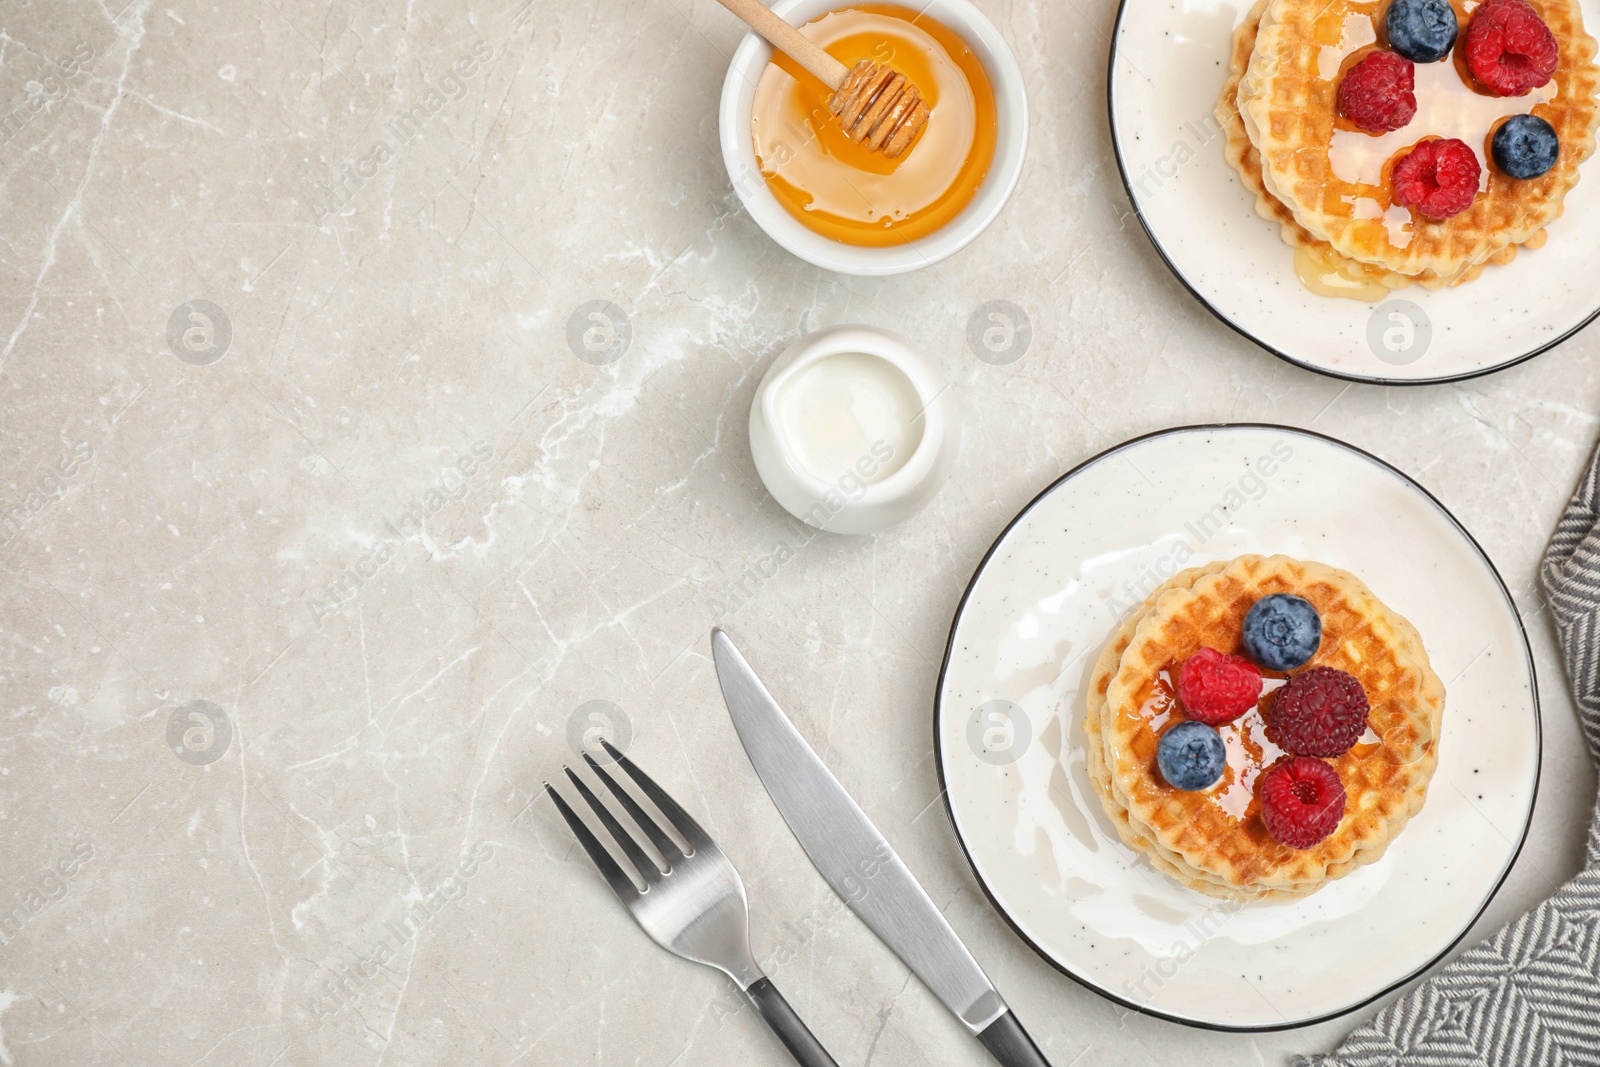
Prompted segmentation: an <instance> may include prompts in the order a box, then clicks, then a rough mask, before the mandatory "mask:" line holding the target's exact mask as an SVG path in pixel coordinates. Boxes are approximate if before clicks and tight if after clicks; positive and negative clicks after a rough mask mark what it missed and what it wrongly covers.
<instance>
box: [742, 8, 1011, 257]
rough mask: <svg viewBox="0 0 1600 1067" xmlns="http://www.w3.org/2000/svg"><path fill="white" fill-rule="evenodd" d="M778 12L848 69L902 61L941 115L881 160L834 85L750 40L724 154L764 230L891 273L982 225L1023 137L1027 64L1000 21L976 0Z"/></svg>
mask: <svg viewBox="0 0 1600 1067" xmlns="http://www.w3.org/2000/svg"><path fill="white" fill-rule="evenodd" d="M772 10H773V11H774V12H775V13H776V14H778V15H780V16H782V17H783V18H784V20H785V21H787V22H789V23H790V24H791V25H795V26H798V27H800V29H801V32H802V33H804V34H805V35H806V36H807V37H810V38H811V39H812V40H813V41H815V42H816V43H818V44H820V45H821V46H822V47H823V48H824V49H825V50H826V51H828V52H829V53H830V54H832V55H833V56H834V58H836V59H838V60H840V61H841V62H843V63H844V64H845V66H847V67H849V66H853V65H854V64H855V63H856V61H858V60H861V59H872V60H874V61H876V62H878V63H885V64H889V65H891V66H893V67H894V68H895V69H896V70H899V71H900V72H902V73H903V74H905V75H906V77H907V78H908V79H910V80H911V81H912V82H913V83H914V84H915V85H916V86H917V88H918V89H919V90H921V92H922V94H923V96H924V98H926V99H927V101H928V103H929V106H930V107H931V109H932V114H931V115H930V117H929V119H928V125H927V127H926V129H924V131H923V132H922V133H921V134H920V135H919V136H918V139H917V141H916V142H915V143H914V144H913V145H912V146H911V148H910V149H909V150H908V151H907V152H906V153H905V154H904V155H902V156H900V157H899V158H898V159H893V160H890V159H886V158H885V157H884V156H883V154H882V153H876V152H873V151H871V150H870V149H868V148H867V147H865V146H862V145H859V144H857V143H855V142H853V141H852V140H850V138H849V136H848V135H847V134H846V133H845V132H844V130H843V129H841V128H840V126H839V124H838V123H837V122H836V121H833V116H832V114H831V112H830V111H829V110H828V106H827V101H828V96H829V90H828V89H827V87H826V86H824V85H822V83H820V82H818V81H817V80H816V79H814V78H812V77H811V76H810V75H809V74H806V73H805V72H804V71H803V70H801V69H800V68H799V67H798V66H797V65H796V64H795V63H794V62H793V61H792V60H790V59H789V58H788V57H787V56H784V55H782V54H781V53H775V52H774V51H773V49H772V47H771V46H770V45H768V44H767V43H766V42H765V41H763V40H761V39H760V38H759V37H757V36H755V35H754V34H751V35H749V36H748V37H746V38H745V40H744V41H743V43H741V44H740V45H739V48H738V49H737V51H735V52H734V56H733V62H732V64H731V65H730V66H729V68H728V76H727V79H726V80H725V81H724V82H723V86H722V103H721V110H720V113H719V125H720V132H721V140H722V158H723V162H724V163H725V164H726V165H727V168H728V177H729V178H730V179H731V180H732V182H733V187H734V189H735V191H736V192H737V193H738V194H739V198H740V200H742V201H743V203H744V206H745V208H746V209H747V210H748V211H749V212H750V215H751V217H752V218H754V219H755V220H756V223H757V224H758V225H760V227H761V228H762V229H763V230H765V231H766V232H767V234H768V236H770V237H771V238H772V239H773V240H774V241H777V242H778V243H779V244H780V245H782V246H783V247H784V248H786V249H788V250H789V251H790V252H792V253H794V254H795V255H796V256H799V257H800V258H801V259H803V260H806V261H807V262H809V263H813V264H815V265H817V266H819V267H823V268H825V269H827V270H832V271H837V272H839V273H841V274H861V275H884V274H900V273H903V272H905V271H911V270H917V269H918V268H921V267H926V266H930V265H932V264H934V263H937V262H938V261H939V260H941V259H944V258H945V257H947V256H950V255H952V254H954V253H955V252H957V251H959V250H960V249H962V248H964V247H966V245H967V244H968V243H970V242H971V241H972V240H973V239H974V238H976V237H977V236H978V235H979V234H980V233H982V232H983V231H984V229H985V228H986V227H987V226H988V225H989V223H991V222H993V221H994V219H995V216H997V215H998V214H999V213H1000V210H1001V208H1002V207H1004V206H1005V202H1006V200H1007V198H1008V197H1010V195H1011V190H1012V189H1013V188H1015V186H1016V183H1017V178H1018V177H1019V176H1020V175H1021V173H1022V163H1023V157H1024V156H1025V154H1026V152H1027V143H1028V102H1027V96H1026V92H1025V90H1024V86H1023V82H1022V71H1021V70H1020V69H1019V68H1018V67H1017V62H1016V59H1015V57H1013V56H1012V54H1011V49H1010V48H1009V47H1008V46H1007V45H1006V43H1005V40H1004V39H1003V38H1002V37H1001V36H1000V31H999V30H997V29H995V27H994V24H993V23H991V22H990V21H989V20H988V19H987V18H985V17H984V15H983V13H982V12H980V11H979V10H978V9H977V8H976V7H974V6H973V5H972V4H971V3H969V2H968V0H932V2H931V3H928V4H927V6H926V7H923V8H921V9H913V8H908V7H903V6H900V5H894V4H853V5H848V6H841V5H840V4H839V3H838V2H837V0H777V2H776V3H774V4H773V5H772Z"/></svg>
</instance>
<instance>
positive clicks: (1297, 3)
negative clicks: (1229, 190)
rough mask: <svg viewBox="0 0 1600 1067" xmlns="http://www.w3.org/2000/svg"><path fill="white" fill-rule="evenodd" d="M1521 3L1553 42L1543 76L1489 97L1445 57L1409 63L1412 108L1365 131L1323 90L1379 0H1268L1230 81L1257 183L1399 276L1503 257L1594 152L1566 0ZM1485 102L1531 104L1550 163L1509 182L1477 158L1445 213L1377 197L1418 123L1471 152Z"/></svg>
mask: <svg viewBox="0 0 1600 1067" xmlns="http://www.w3.org/2000/svg"><path fill="white" fill-rule="evenodd" d="M1530 2H1531V3H1532V4H1533V6H1534V7H1535V8H1536V9H1537V10H1538V11H1539V13H1540V15H1542V16H1543V18H1544V20H1545V22H1546V23H1547V24H1548V25H1549V27H1550V30H1551V32H1552V33H1553V34H1554V35H1555V37H1556V40H1557V41H1558V42H1559V44H1560V49H1561V54H1560V60H1559V62H1558V64H1557V67H1556V72H1555V76H1554V78H1553V80H1552V82H1551V84H1550V85H1549V86H1547V87H1546V88H1545V89H1541V90H1535V91H1534V93H1532V94H1530V95H1528V96H1526V97H1521V98H1507V99H1505V100H1500V99H1498V98H1489V97H1484V96H1481V95H1479V94H1476V93H1473V92H1471V91H1470V90H1468V89H1467V88H1466V86H1465V84H1464V83H1463V82H1462V80H1461V75H1460V74H1459V73H1458V72H1457V71H1456V70H1455V68H1454V67H1453V62H1454V61H1453V60H1450V61H1446V62H1444V63H1437V64H1425V65H1422V66H1419V68H1418V86H1417V100H1418V108H1419V110H1418V116H1417V118H1416V119H1414V120H1413V121H1412V122H1411V124H1410V125H1408V126H1406V127H1405V128H1404V129H1402V130H1397V131H1394V132H1393V133H1390V134H1387V135H1384V137H1382V138H1373V137H1371V136H1370V135H1368V134H1364V133H1361V132H1360V131H1356V130H1352V129H1341V128H1340V127H1339V123H1340V122H1341V121H1342V120H1340V119H1338V117H1337V103H1336V99H1335V97H1336V93H1337V87H1338V79H1339V76H1340V72H1341V69H1342V65H1341V61H1342V60H1343V59H1344V58H1345V57H1347V56H1348V55H1353V54H1356V53H1357V52H1359V51H1360V50H1361V49H1362V48H1363V47H1365V46H1366V45H1368V44H1370V43H1371V41H1372V40H1373V39H1374V38H1375V37H1376V29H1375V26H1374V24H1373V23H1372V20H1373V19H1375V18H1376V17H1377V16H1378V15H1379V14H1380V13H1381V10H1382V5H1381V3H1377V2H1368V3H1360V2H1356V0H1332V2H1326V0H1268V3H1267V5H1266V8H1265V9H1264V10H1263V12H1262V14H1261V18H1260V25H1259V28H1258V31H1257V36H1256V43H1255V47H1254V48H1253V49H1252V51H1251V54H1250V60H1249V64H1248V66H1247V68H1246V71H1245V73H1244V76H1243V78H1242V79H1241V80H1240V82H1239V84H1238V87H1237V92H1236V99H1237V107H1238V111H1239V114H1240V117H1241V119H1242V121H1243V124H1244V127H1245V130H1246V133H1247V134H1248V139H1249V140H1250V141H1251V142H1252V143H1253V145H1254V147H1255V149H1256V150H1257V151H1258V152H1259V154H1260V167H1261V178H1262V184H1263V186H1264V188H1265V190H1266V191H1267V192H1270V193H1271V194H1272V195H1273V197H1275V198H1276V199H1277V200H1278V201H1279V202H1280V203H1281V204H1282V205H1284V206H1285V207H1287V208H1288V209H1289V211H1290V212H1291V213H1292V214H1293V216H1294V220H1295V222H1297V223H1298V224H1299V225H1300V226H1301V227H1302V228H1303V229H1304V230H1305V231H1307V232H1308V233H1309V234H1311V236H1313V237H1314V238H1316V239H1318V240H1323V241H1327V242H1328V243H1329V244H1330V245H1331V246H1332V247H1333V249H1334V250H1335V251H1336V252H1338V253H1340V254H1341V255H1343V256H1345V257H1347V258H1350V259H1354V260H1357V261H1359V262H1363V263H1373V264H1378V265H1380V266H1382V267H1384V268H1385V269H1387V270H1391V271H1395V272H1397V273H1399V274H1404V275H1410V276H1413V277H1419V276H1423V275H1424V274H1425V272H1428V273H1431V275H1432V276H1433V279H1432V280H1434V281H1435V282H1436V283H1437V284H1449V283H1451V282H1454V281H1457V280H1465V279H1466V278H1467V277H1470V276H1472V274H1471V272H1473V271H1474V270H1477V269H1480V268H1481V267H1482V266H1484V265H1485V264H1487V263H1489V262H1491V261H1493V260H1494V259H1495V258H1496V257H1500V258H1504V257H1505V253H1506V249H1507V248H1508V247H1509V246H1511V245H1516V244H1524V243H1527V244H1536V243H1537V242H1539V240H1540V236H1539V231H1540V230H1542V229H1543V228H1544V227H1545V226H1546V225H1548V224H1549V223H1550V222H1552V221H1553V220H1554V219H1555V218H1557V217H1558V216H1559V215H1560V214H1561V210H1562V202H1563V199H1564V198H1565V196H1566V194H1567V192H1568V191H1569V190H1570V189H1571V188H1572V187H1573V186H1574V185H1575V184H1577V181H1578V167H1579V165H1580V164H1581V163H1582V162H1583V161H1584V160H1586V159H1588V158H1589V156H1590V155H1591V154H1593V152H1594V146H1595V141H1594V130H1595V125H1596V122H1597V120H1600V109H1597V107H1596V101H1595V90H1596V87H1597V86H1600V69H1597V68H1596V66H1595V62H1594V57H1595V51H1596V45H1595V41H1594V39H1593V38H1592V37H1590V36H1589V35H1588V34H1587V33H1586V32H1584V29H1583V19H1582V14H1581V12H1580V10H1579V7H1578V3H1577V0H1530ZM1464 33H1465V30H1464V29H1463V35H1464ZM1458 48H1459V44H1458ZM1424 68H1426V69H1424ZM1544 97H1549V98H1548V99H1544ZM1485 101H1489V103H1485ZM1486 108H1488V109H1492V110H1494V111H1495V112H1496V113H1497V114H1499V115H1509V114H1515V113H1517V112H1520V111H1527V110H1531V111H1532V112H1533V113H1534V114H1536V115H1539V116H1540V117H1542V118H1544V119H1545V120H1546V121H1548V122H1549V123H1550V124H1551V125H1552V126H1554V127H1555V129H1556V133H1557V135H1558V136H1559V137H1560V138H1561V145H1562V147H1561V158H1560V160H1559V161H1558V162H1557V164H1556V166H1555V167H1553V168H1552V169H1551V170H1550V171H1549V172H1548V173H1546V174H1544V175H1543V176H1541V177H1539V178H1533V179H1527V180H1521V181H1519V180H1516V179H1513V178H1509V177H1507V176H1506V175H1504V174H1502V173H1501V172H1500V171H1499V170H1498V169H1497V168H1495V167H1494V166H1493V165H1492V163H1490V164H1488V165H1486V166H1485V168H1484V173H1485V177H1486V186H1485V188H1484V189H1483V190H1482V191H1480V192H1479V194H1478V197H1477V199H1476V200H1475V201H1474V202H1473V204H1472V206H1471V207H1470V208H1468V209H1467V210H1466V211H1464V212H1462V213H1461V214H1459V215H1456V216H1454V217H1453V218H1449V219H1444V220H1430V219H1425V218H1422V217H1421V216H1417V215H1414V214H1413V213H1411V212H1409V211H1407V210H1406V209H1404V208H1400V207H1397V206H1395V205H1393V204H1391V202H1390V200H1389V187H1388V180H1387V177H1386V175H1387V170H1388V163H1387V162H1386V161H1387V160H1389V159H1391V158H1393V156H1395V155H1396V154H1398V153H1399V152H1400V151H1402V150H1404V149H1405V148H1408V147H1409V146H1410V145H1412V144H1415V143H1416V142H1417V141H1418V140H1421V139H1422V138H1424V137H1426V136H1447V137H1449V136H1460V137H1461V138H1462V139H1463V140H1466V141H1467V143H1468V144H1470V145H1472V146H1473V147H1474V149H1475V150H1477V151H1478V152H1479V153H1480V155H1483V154H1484V149H1485V147H1486V145H1487V139H1488V137H1489V135H1490V133H1491V130H1492V127H1493V125H1494V119H1493V117H1492V116H1491V115H1489V114H1488V112H1487V111H1486V110H1485V109H1486ZM1424 109H1427V110H1426V111H1425V110H1424ZM1469 120H1470V121H1469ZM1455 124H1461V125H1463V126H1465V127H1470V128H1461V129H1457V128H1455ZM1477 126H1482V127H1483V128H1482V130H1481V132H1480V131H1478V130H1477Z"/></svg>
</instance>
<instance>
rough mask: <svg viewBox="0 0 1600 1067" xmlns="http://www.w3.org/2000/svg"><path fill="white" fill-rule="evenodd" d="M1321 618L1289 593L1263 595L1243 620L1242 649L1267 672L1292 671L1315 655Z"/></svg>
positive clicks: (1319, 641) (1319, 634) (1306, 602)
mask: <svg viewBox="0 0 1600 1067" xmlns="http://www.w3.org/2000/svg"><path fill="white" fill-rule="evenodd" d="M1321 644H1322V618H1321V617H1320V616H1319V615H1317V609H1316V608H1314V607H1312V606H1311V604H1310V603H1309V602H1308V601H1305V600H1302V599H1301V598H1299V597H1297V596H1290V595H1289V594H1288V593H1273V594H1271V595H1270V596H1264V597H1262V598H1261V599H1260V600H1258V601H1256V602H1255V603H1254V604H1253V605H1251V607H1250V611H1249V613H1248V614H1246V615H1245V617H1244V647H1245V651H1247V652H1249V653H1250V658H1251V659H1253V660H1255V661H1256V662H1257V663H1259V664H1260V665H1261V666H1263V667H1265V668H1266V669H1267V670H1269V671H1292V670H1294V669H1295V668H1296V667H1298V666H1300V665H1301V664H1303V663H1305V662H1306V661H1307V660H1309V659H1310V658H1311V657H1312V656H1315V655H1316V654H1317V648H1318V647H1319V646H1320V645H1321Z"/></svg>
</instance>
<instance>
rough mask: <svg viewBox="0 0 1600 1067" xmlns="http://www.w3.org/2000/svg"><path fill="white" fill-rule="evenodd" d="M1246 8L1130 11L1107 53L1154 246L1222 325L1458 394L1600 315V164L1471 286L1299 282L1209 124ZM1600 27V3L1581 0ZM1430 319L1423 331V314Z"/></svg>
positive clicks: (1125, 146)
mask: <svg viewBox="0 0 1600 1067" xmlns="http://www.w3.org/2000/svg"><path fill="white" fill-rule="evenodd" d="M1250 7H1251V3H1250V0H1183V2H1181V3H1179V2H1177V0H1158V2H1154V3H1151V2H1143V3H1130V2H1128V0H1123V3H1122V9H1121V11H1120V13H1119V14H1118V16H1117V27H1116V30H1115V33H1114V34H1113V38H1112V50H1111V63H1110V67H1111V74H1110V107H1111V135H1112V143H1113V144H1114V145H1115V147H1116V152H1117V162H1118V165H1119V166H1120V167H1121V169H1122V180H1123V182H1124V184H1126V186H1127V188H1128V196H1129V198H1130V199H1131V200H1132V202H1133V205H1134V207H1135V209H1136V210H1137V211H1138V214H1139V219H1140V221H1141V222H1142V223H1143V224H1144V228H1145V231H1146V232H1147V233H1148V234H1149V235H1150V239H1151V240H1152V241H1153V242H1155V246H1156V250H1157V251H1158V252H1160V253H1161V256H1162V258H1163V259H1165V260H1166V261H1167V265H1168V266H1170V267H1171V268H1172V270H1173V273H1175V274H1176V275H1177V276H1178V279H1179V280H1180V281H1182V282H1183V284H1184V285H1185V286H1187V287H1188V288H1189V290H1190V291H1191V292H1193V293H1194V295H1195V296H1196V297H1197V298H1199V300H1200V302H1201V303H1203V304H1204V305H1205V306H1206V307H1208V308H1209V309H1210V310H1211V311H1212V312H1214V313H1215V314H1216V315H1217V317H1218V318H1220V319H1221V320H1222V321H1223V322H1225V323H1227V324H1228V325H1229V326H1231V327H1233V328H1234V329H1235V330H1238V331H1239V332H1240V333H1242V334H1244V335H1245V336H1246V337H1248V338H1250V339H1251V340H1252V341H1254V342H1256V343H1257V344H1259V345H1261V346H1262V347H1263V348H1266V349H1268V350H1269V351H1271V352H1273V353H1274V354H1275V355H1278V356H1281V357H1283V358H1284V359H1287V360H1289V361H1290V362H1292V363H1296V364H1299V365H1300V366H1302V367H1306V368H1308V369H1310V370H1315V371H1320V372H1322V373H1324V374H1331V375H1334V376H1336V377H1340V378H1350V379H1354V380H1357V381H1369V382H1386V383H1395V384H1401V383H1404V384H1420V383H1424V382H1439V381H1453V380H1456V379H1460V378H1470V377H1473V376H1474V375H1478V374H1487V373H1489V372H1490V371H1495V370H1499V369H1501V368H1502V367H1507V366H1510V365H1511V364H1513V363H1517V362H1520V361H1521V360H1524V359H1528V358H1530V357H1532V356H1535V355H1538V354H1539V353H1540V352H1543V351H1544V350H1545V349H1547V348H1549V347H1551V346H1552V345H1555V344H1558V343H1559V342H1561V341H1562V340H1565V339H1566V338H1567V337H1569V336H1571V335H1572V334H1573V333H1575V332H1577V331H1578V330H1580V329H1582V328H1583V327H1584V326H1586V325H1587V324H1588V323H1589V322H1590V320H1592V319H1593V318H1594V317H1595V315H1596V314H1600V290H1597V289H1596V288H1595V286H1594V283H1593V279H1594V278H1595V277H1596V275H1597V274H1600V161H1596V160H1590V161H1589V162H1588V163H1587V164H1586V165H1585V168H1584V169H1585V172H1586V173H1585V175H1584V179H1583V180H1582V181H1580V182H1579V183H1578V185H1577V187H1576V188H1575V189H1573V190H1572V192H1571V193H1569V194H1568V196H1567V199H1566V205H1565V208H1566V209H1565V211H1564V213H1563V214H1562V216H1561V218H1559V219H1557V220H1556V221H1555V222H1554V223H1552V224H1551V225H1550V240H1549V243H1548V244H1546V245H1545V247H1544V248H1542V249H1539V250H1538V251H1535V252H1526V251H1525V252H1523V253H1522V254H1521V255H1519V256H1518V257H1517V259H1516V261H1515V262H1514V263H1512V264H1511V265H1510V266H1508V267H1506V268H1504V269H1501V268H1490V269H1489V270H1488V271H1487V272H1486V273H1485V275H1484V276H1483V278H1481V279H1479V280H1478V281H1476V282H1473V283H1472V284H1470V285H1465V286H1460V287H1457V288H1455V289H1450V290H1444V291H1440V292H1431V291H1429V290H1426V289H1423V288H1422V287H1421V286H1417V285H1413V286H1409V287H1407V288H1405V289H1402V290H1400V291H1398V292H1397V293H1396V294H1395V295H1394V296H1393V297H1391V298H1390V299H1388V300H1386V301H1385V302H1383V303H1381V304H1377V305H1374V304H1366V303H1361V302H1359V301H1355V300H1346V299H1337V298H1334V299H1330V298H1327V297H1320V296H1316V295H1314V294H1312V293H1311V292H1309V291H1307V290H1306V289H1305V287H1304V286H1302V285H1301V284H1300V283H1299V281H1298V280H1297V279H1296V278H1295V274H1294V263H1293V255H1292V253H1291V251H1290V249H1289V246H1288V245H1286V244H1284V243H1283V239H1282V238H1281V237H1280V236H1279V230H1278V224H1277V223H1275V222H1268V221H1266V220H1265V219H1262V218H1261V217H1259V216H1258V215H1257V214H1256V213H1255V204H1254V198H1253V197H1251V196H1250V195H1249V194H1248V193H1247V192H1246V191H1245V188H1244V185H1243V184H1242V183H1241V182H1240V181H1239V178H1238V175H1236V174H1235V173H1234V171H1233V168H1232V167H1230V166H1228V162H1227V160H1225V159H1224V158H1223V155H1222V150H1223V144H1224V143H1225V142H1224V137H1223V134H1222V132H1221V130H1220V128H1219V127H1218V125H1217V123H1216V121H1215V119H1213V118H1212V117H1211V109H1212V108H1213V107H1214V106H1215V105H1216V102H1217V98H1218V97H1219V96H1220V95H1221V92H1222V83H1223V82H1224V81H1226V80H1227V73H1228V58H1229V54H1230V51H1231V46H1232V40H1233V28H1234V27H1235V26H1236V25H1238V24H1239V22H1241V21H1242V20H1243V18H1244V14H1245V12H1246V11H1248V10H1249V9H1250ZM1583 12H1584V17H1585V19H1586V20H1587V23H1588V25H1589V26H1590V27H1591V28H1593V27H1596V26H1600V0H1583ZM1419 311H1420V316H1419V315H1418V312H1419Z"/></svg>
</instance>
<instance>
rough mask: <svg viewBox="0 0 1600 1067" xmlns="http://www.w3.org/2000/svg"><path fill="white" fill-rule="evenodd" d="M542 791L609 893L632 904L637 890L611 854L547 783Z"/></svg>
mask: <svg viewBox="0 0 1600 1067" xmlns="http://www.w3.org/2000/svg"><path fill="white" fill-rule="evenodd" d="M544 790H545V792H546V793H549V794H550V799H551V800H553V801H555V802H556V807H557V809H559V810H560V812H561V817H562V818H563V819H565V820H567V825H568V826H569V827H571V829H572V833H573V835H574V836H576V837H577V839H578V844H580V845H582V846H583V850H584V851H585V852H587V853H588V854H589V858H590V859H591V860H593V861H594V865H595V866H596V867H598V868H600V874H601V875H602V876H603V877H604V878H605V880H606V882H607V883H609V884H610V886H611V891H612V892H613V893H615V894H616V895H617V897H618V899H620V900H621V901H622V902H623V903H624V904H630V903H632V902H633V900H634V898H636V897H638V896H639V889H638V887H637V886H635V885H634V884H633V880H632V879H631V878H629V877H628V876H627V875H626V874H623V873H622V868H621V867H618V866H617V861H616V860H614V859H612V858H611V853H609V852H607V851H606V850H605V847H604V846H603V845H601V844H600V842H599V841H597V840H595V836H594V835H593V834H591V833H590V832H589V828H588V827H587V826H585V825H583V820H582V819H580V818H578V815H577V813H576V812H574V811H573V810H572V809H571V808H569V807H567V802H566V801H565V800H562V799H561V794H560V793H557V792H556V791H555V788H554V787H553V786H551V784H550V783H549V782H546V783H545V784H544Z"/></svg>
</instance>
